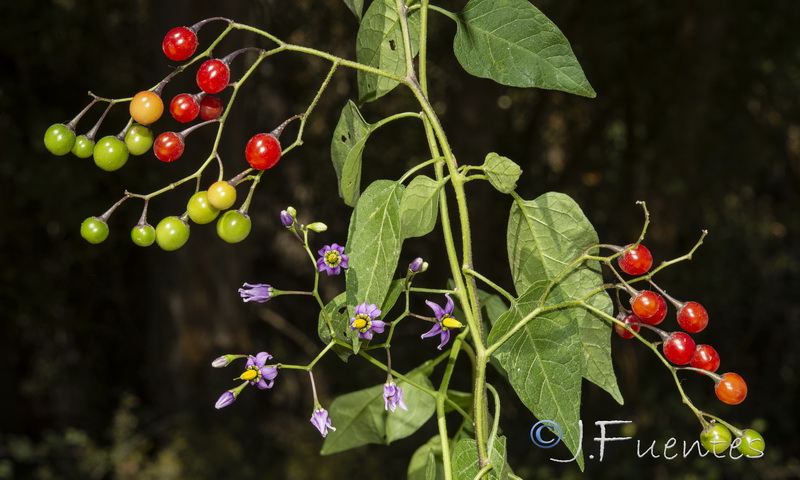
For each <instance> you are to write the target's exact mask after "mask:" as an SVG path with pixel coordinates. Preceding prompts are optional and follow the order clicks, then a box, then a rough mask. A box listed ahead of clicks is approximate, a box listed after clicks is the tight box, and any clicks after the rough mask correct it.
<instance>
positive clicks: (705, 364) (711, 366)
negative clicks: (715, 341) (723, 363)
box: [689, 345, 719, 372]
mask: <svg viewBox="0 0 800 480" xmlns="http://www.w3.org/2000/svg"><path fill="white" fill-rule="evenodd" d="M689 366H691V367H694V368H702V369H703V370H708V371H709V372H716V371H717V369H718V368H719V353H717V350H716V349H714V347H712V346H711V345H698V346H697V348H695V349H694V354H693V355H692V360H691V361H690V362H689Z"/></svg>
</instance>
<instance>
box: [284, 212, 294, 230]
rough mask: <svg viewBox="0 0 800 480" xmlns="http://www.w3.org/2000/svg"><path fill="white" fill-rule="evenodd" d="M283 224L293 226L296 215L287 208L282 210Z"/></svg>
mask: <svg viewBox="0 0 800 480" xmlns="http://www.w3.org/2000/svg"><path fill="white" fill-rule="evenodd" d="M281 224H282V225H283V226H284V227H287V228H288V227H291V226H292V225H293V224H294V215H292V214H291V213H289V212H287V211H286V210H283V211H281Z"/></svg>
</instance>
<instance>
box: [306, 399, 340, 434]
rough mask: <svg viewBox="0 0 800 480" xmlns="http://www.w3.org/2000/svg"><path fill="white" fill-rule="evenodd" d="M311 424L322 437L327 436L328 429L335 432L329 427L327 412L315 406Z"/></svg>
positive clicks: (329, 420) (329, 421)
mask: <svg viewBox="0 0 800 480" xmlns="http://www.w3.org/2000/svg"><path fill="white" fill-rule="evenodd" d="M311 423H312V424H313V425H314V426H315V427H317V430H319V433H321V434H322V437H323V438H324V437H327V436H328V429H331V430H333V431H336V428H334V427H332V426H331V419H330V418H328V411H327V410H325V409H324V408H322V407H321V406H319V405H317V406H316V407H315V408H314V414H313V415H311Z"/></svg>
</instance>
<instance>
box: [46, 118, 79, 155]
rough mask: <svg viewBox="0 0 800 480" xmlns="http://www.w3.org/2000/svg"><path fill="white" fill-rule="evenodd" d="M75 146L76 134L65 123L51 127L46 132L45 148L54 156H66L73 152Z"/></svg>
mask: <svg viewBox="0 0 800 480" xmlns="http://www.w3.org/2000/svg"><path fill="white" fill-rule="evenodd" d="M73 145H75V132H74V131H72V128H70V127H68V126H67V125H64V124H63V123H56V124H54V125H50V128H48V129H47V131H46V132H44V146H45V148H47V150H49V151H50V153H52V154H53V155H58V156H61V155H66V154H68V153H69V152H71V151H72V146H73Z"/></svg>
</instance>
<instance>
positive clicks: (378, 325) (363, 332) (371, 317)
mask: <svg viewBox="0 0 800 480" xmlns="http://www.w3.org/2000/svg"><path fill="white" fill-rule="evenodd" d="M380 314H381V310H380V309H379V308H378V307H377V306H376V305H375V304H374V303H367V302H364V303H362V304H361V305H359V306H357V307H356V316H355V317H353V318H351V319H350V330H358V338H363V339H364V340H372V334H373V332H374V333H383V329H384V328H385V327H386V323H385V322H383V321H381V320H375V318H376V317H377V316H379V315H380Z"/></svg>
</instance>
